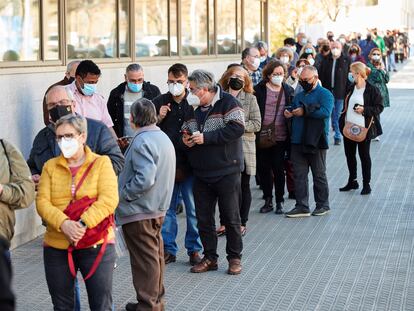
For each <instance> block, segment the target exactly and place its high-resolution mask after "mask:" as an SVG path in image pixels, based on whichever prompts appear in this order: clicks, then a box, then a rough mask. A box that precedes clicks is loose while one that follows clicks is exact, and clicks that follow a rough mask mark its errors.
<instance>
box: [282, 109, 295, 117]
mask: <svg viewBox="0 0 414 311" xmlns="http://www.w3.org/2000/svg"><path fill="white" fill-rule="evenodd" d="M283 114H284V115H285V118H286V119H290V118H291V117H293V113H291V112H290V111H289V110H286V109H285V111H284V112H283Z"/></svg>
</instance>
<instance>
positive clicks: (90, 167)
mask: <svg viewBox="0 0 414 311" xmlns="http://www.w3.org/2000/svg"><path fill="white" fill-rule="evenodd" d="M97 159H98V158H96V159H95V160H93V161H92V163H91V164H89V165H88V167H87V168H86V171H85V172H84V173H83V175H82V177H81V179H80V180H79V182H78V184H77V185H76V188H75V192H74V193H73V198H75V197H76V192H78V190H79V188H80V187H81V186H82V184H83V182H84V181H85V179H86V177H87V176H88V174H89V172H90V171H91V169H92V166H93V165H94V164H95V162H96V160H97Z"/></svg>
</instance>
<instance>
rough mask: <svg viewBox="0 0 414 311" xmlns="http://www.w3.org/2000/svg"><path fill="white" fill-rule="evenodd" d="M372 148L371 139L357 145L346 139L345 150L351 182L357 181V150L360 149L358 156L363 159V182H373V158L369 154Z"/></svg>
mask: <svg viewBox="0 0 414 311" xmlns="http://www.w3.org/2000/svg"><path fill="white" fill-rule="evenodd" d="M370 146H371V140H370V139H366V140H364V141H362V142H360V143H357V142H355V141H353V140H350V139H348V138H346V137H344V149H345V156H346V163H347V165H348V171H349V180H354V179H357V160H356V150H357V147H358V154H359V158H360V159H361V167H362V180H363V182H364V183H369V182H370V181H371V156H370V154H369V149H370Z"/></svg>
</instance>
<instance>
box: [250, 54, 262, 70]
mask: <svg viewBox="0 0 414 311" xmlns="http://www.w3.org/2000/svg"><path fill="white" fill-rule="evenodd" d="M259 66H260V58H257V57H255V58H254V61H253V63H252V67H253V68H254V69H257V68H259Z"/></svg>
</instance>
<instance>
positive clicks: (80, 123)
mask: <svg viewBox="0 0 414 311" xmlns="http://www.w3.org/2000/svg"><path fill="white" fill-rule="evenodd" d="M64 124H68V125H70V126H72V127H73V128H74V129H75V130H76V131H77V132H78V133H79V134H83V133H85V134H86V135H87V134H88V123H87V121H86V119H85V118H84V117H82V116H81V115H77V114H67V115H66V116H63V117H61V118H60V119H59V120H57V121H56V124H55V129H57V128H58V127H59V126H61V125H64Z"/></svg>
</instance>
